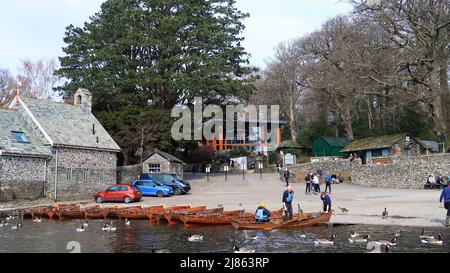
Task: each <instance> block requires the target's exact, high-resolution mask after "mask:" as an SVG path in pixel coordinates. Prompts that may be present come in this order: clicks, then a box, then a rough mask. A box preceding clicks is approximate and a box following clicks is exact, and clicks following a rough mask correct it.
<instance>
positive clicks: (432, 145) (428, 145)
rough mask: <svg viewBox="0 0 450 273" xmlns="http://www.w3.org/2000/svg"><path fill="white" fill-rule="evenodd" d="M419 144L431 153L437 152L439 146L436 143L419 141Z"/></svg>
mask: <svg viewBox="0 0 450 273" xmlns="http://www.w3.org/2000/svg"><path fill="white" fill-rule="evenodd" d="M420 142H421V143H422V145H423V146H424V147H425V148H426V149H428V150H430V151H432V152H439V144H438V143H437V142H436V141H432V140H420Z"/></svg>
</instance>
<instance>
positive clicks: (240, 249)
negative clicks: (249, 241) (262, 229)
mask: <svg viewBox="0 0 450 273" xmlns="http://www.w3.org/2000/svg"><path fill="white" fill-rule="evenodd" d="M233 251H234V253H255V250H254V249H250V248H246V247H238V246H236V245H235V246H234V247H233Z"/></svg>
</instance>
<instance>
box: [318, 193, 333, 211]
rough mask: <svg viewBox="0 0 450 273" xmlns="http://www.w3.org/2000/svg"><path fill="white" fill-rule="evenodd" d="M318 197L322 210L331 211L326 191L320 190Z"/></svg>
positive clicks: (329, 198)
mask: <svg viewBox="0 0 450 273" xmlns="http://www.w3.org/2000/svg"><path fill="white" fill-rule="evenodd" d="M320 199H322V202H323V211H324V212H331V197H330V196H329V195H328V194H327V193H326V192H321V193H320Z"/></svg>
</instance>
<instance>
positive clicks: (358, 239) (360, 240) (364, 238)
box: [348, 235, 370, 243]
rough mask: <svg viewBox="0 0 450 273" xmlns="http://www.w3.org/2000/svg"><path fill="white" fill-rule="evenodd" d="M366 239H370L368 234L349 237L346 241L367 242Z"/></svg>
mask: <svg viewBox="0 0 450 273" xmlns="http://www.w3.org/2000/svg"><path fill="white" fill-rule="evenodd" d="M368 239H370V235H366V236H364V237H356V238H349V239H348V241H349V242H350V243H367V240H368Z"/></svg>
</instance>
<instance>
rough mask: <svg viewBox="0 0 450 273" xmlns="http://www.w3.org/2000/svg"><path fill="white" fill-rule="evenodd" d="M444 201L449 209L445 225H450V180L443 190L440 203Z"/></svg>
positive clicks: (445, 206)
mask: <svg viewBox="0 0 450 273" xmlns="http://www.w3.org/2000/svg"><path fill="white" fill-rule="evenodd" d="M442 202H443V203H444V208H445V209H446V210H447V217H446V219H445V226H446V227H450V181H448V182H447V187H446V188H444V189H443V190H442V193H441V197H440V198H439V203H442Z"/></svg>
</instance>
